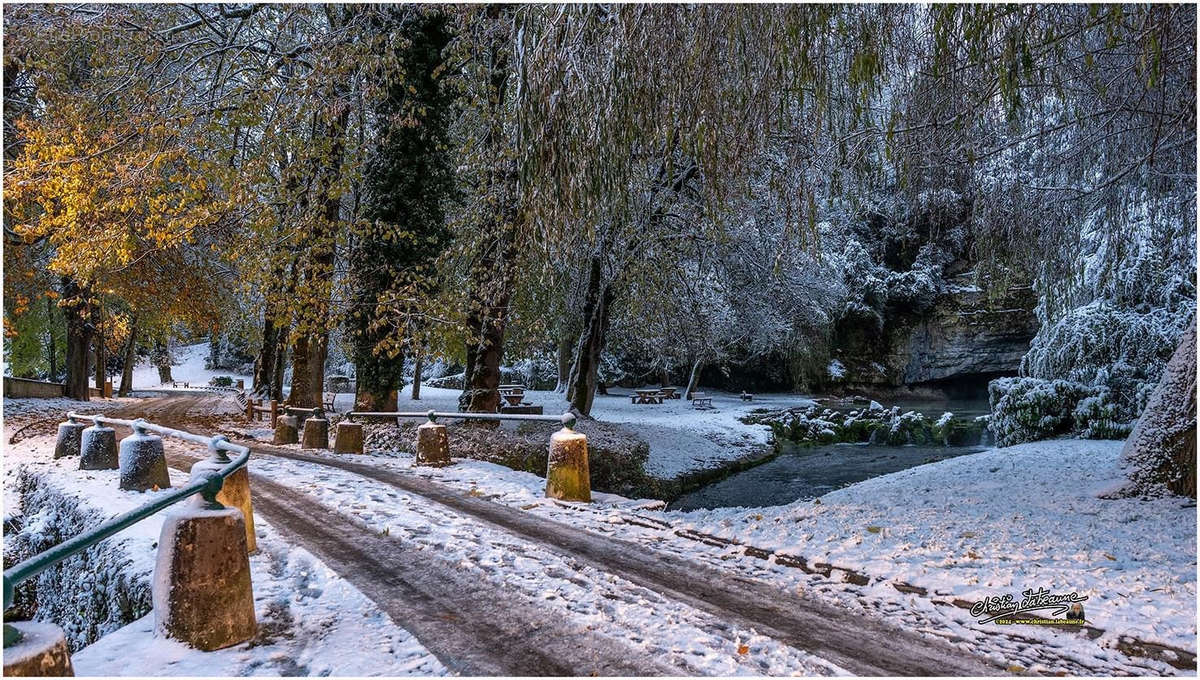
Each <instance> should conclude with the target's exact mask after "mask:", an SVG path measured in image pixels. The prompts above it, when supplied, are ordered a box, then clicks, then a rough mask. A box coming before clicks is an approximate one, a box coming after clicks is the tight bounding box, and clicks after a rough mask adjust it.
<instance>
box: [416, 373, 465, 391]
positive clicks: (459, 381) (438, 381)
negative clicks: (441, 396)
mask: <svg viewBox="0 0 1200 680" xmlns="http://www.w3.org/2000/svg"><path fill="white" fill-rule="evenodd" d="M422 382H424V383H425V384H426V385H429V386H430V387H442V388H445V389H448V390H461V389H464V388H465V382H466V377H465V375H464V374H463V373H455V374H454V375H443V376H441V377H438V378H430V379H429V380H423V381H422Z"/></svg>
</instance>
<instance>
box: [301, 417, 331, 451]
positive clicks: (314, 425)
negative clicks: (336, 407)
mask: <svg viewBox="0 0 1200 680" xmlns="http://www.w3.org/2000/svg"><path fill="white" fill-rule="evenodd" d="M323 415H324V414H323V413H321V411H320V409H318V410H317V411H316V412H314V413H313V415H312V417H311V418H308V419H306V420H305V421H304V439H303V440H302V443H301V444H300V448H302V449H327V448H329V421H328V420H326V419H324V418H322V417H321V416H323Z"/></svg>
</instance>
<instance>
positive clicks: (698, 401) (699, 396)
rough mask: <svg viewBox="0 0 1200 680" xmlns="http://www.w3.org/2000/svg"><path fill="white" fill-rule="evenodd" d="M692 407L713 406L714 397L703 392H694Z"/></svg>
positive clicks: (703, 407)
mask: <svg viewBox="0 0 1200 680" xmlns="http://www.w3.org/2000/svg"><path fill="white" fill-rule="evenodd" d="M692 407H693V408H698V409H707V408H712V407H713V405H712V397H710V396H708V395H707V394H705V393H703V392H692Z"/></svg>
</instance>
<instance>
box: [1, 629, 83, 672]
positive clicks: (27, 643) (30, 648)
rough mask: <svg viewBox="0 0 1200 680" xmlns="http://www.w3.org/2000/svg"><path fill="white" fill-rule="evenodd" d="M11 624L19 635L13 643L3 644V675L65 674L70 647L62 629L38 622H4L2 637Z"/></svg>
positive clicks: (68, 667)
mask: <svg viewBox="0 0 1200 680" xmlns="http://www.w3.org/2000/svg"><path fill="white" fill-rule="evenodd" d="M10 626H11V628H12V629H13V630H15V631H16V633H17V634H18V635H20V637H19V638H18V639H17V641H16V642H14V643H9V642H7V641H6V642H5V643H4V675H5V676H6V677H8V676H16V677H27V678H29V677H38V678H52V677H69V676H73V675H75V669H74V668H72V667H71V650H70V648H68V647H67V637H66V636H65V635H64V634H63V632H62V629H61V628H59V627H58V626H56V625H54V624H52V623H44V622H41V621H13V622H10V623H5V624H4V628H5V638H7V637H8V632H9V631H8V629H9V627H10Z"/></svg>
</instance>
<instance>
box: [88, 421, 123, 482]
mask: <svg viewBox="0 0 1200 680" xmlns="http://www.w3.org/2000/svg"><path fill="white" fill-rule="evenodd" d="M79 441H80V443H79V451H80V453H79V469H80V470H116V469H117V468H118V467H120V463H119V462H118V460H117V433H116V431H115V430H113V429H112V428H111V427H105V426H104V425H103V424H102V423H101V422H100V421H99V420H97V421H95V423H94V424H93V425H92V426H91V427H89V428H87V429H86V430H84V431H83V434H82V435H80V440H79Z"/></svg>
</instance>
